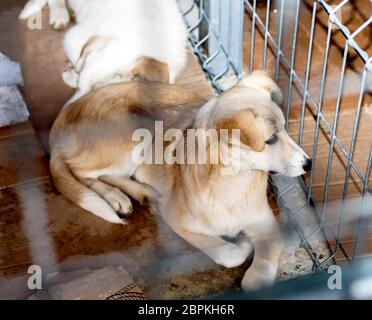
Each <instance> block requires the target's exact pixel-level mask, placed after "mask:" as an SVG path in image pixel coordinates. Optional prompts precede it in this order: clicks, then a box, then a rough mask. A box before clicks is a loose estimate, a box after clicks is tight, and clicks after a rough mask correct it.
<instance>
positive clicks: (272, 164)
mask: <svg viewBox="0 0 372 320" xmlns="http://www.w3.org/2000/svg"><path fill="white" fill-rule="evenodd" d="M282 99H283V97H282V93H281V91H280V89H279V87H278V86H277V85H276V83H275V82H274V81H273V80H272V79H271V77H270V76H269V75H268V74H267V73H266V72H264V71H255V72H253V73H252V74H251V75H249V76H248V77H246V78H245V79H243V80H242V81H241V83H240V84H239V85H237V86H235V87H234V88H232V89H230V90H228V91H226V92H225V93H224V94H222V95H221V96H220V97H219V98H217V99H216V100H215V104H214V106H213V112H210V113H209V115H210V116H211V117H212V118H213V119H212V120H211V121H213V126H214V127H215V128H217V129H218V130H220V129H228V130H232V129H239V130H240V137H239V144H240V155H239V157H240V167H241V169H243V170H244V169H249V170H262V171H265V172H271V173H279V174H284V175H287V176H292V177H295V176H299V175H302V174H304V173H305V172H306V171H309V170H310V168H311V160H310V159H309V157H308V156H307V155H306V153H305V152H304V151H303V150H302V149H301V148H300V147H299V146H298V145H297V144H296V143H295V142H294V141H293V140H292V139H291V137H290V136H289V135H288V134H287V132H286V130H285V127H284V125H285V119H284V116H283V113H282V111H281V109H280V108H279V106H278V105H280V104H281V103H282ZM210 111H211V110H210ZM234 143H236V141H235V142H234V141H230V142H229V144H230V145H231V144H234Z"/></svg>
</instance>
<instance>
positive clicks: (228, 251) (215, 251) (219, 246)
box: [175, 228, 253, 268]
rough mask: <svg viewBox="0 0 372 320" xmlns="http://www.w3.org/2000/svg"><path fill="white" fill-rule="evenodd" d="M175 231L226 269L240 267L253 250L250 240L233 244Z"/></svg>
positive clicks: (219, 238)
mask: <svg viewBox="0 0 372 320" xmlns="http://www.w3.org/2000/svg"><path fill="white" fill-rule="evenodd" d="M175 231H176V232H177V233H178V234H179V235H180V236H181V237H182V238H184V239H185V240H186V241H188V242H189V243H190V244H192V245H193V246H195V247H197V248H198V249H200V250H202V251H203V252H204V253H205V254H207V255H208V256H209V257H210V258H211V259H212V260H213V261H214V262H216V263H217V264H220V265H222V266H224V267H226V268H233V267H237V266H240V265H241V264H243V263H244V262H245V261H246V259H247V257H248V256H249V255H250V254H251V252H252V250H253V247H252V245H251V243H250V241H249V240H248V239H245V240H244V241H239V242H238V243H232V242H229V241H225V240H224V239H223V238H221V237H218V236H208V235H204V234H200V233H195V232H192V231H189V230H187V229H184V228H182V229H178V230H175Z"/></svg>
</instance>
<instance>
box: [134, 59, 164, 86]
mask: <svg viewBox="0 0 372 320" xmlns="http://www.w3.org/2000/svg"><path fill="white" fill-rule="evenodd" d="M131 77H132V79H146V80H149V81H158V82H163V83H169V69H168V64H166V63H164V62H160V61H158V60H156V59H152V58H149V57H141V58H138V59H137V60H136V64H135V67H134V68H133V70H132V72H131Z"/></svg>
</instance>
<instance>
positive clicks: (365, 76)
mask: <svg viewBox="0 0 372 320" xmlns="http://www.w3.org/2000/svg"><path fill="white" fill-rule="evenodd" d="M178 1H179V3H180V7H181V11H182V13H183V16H184V19H185V22H186V24H187V26H188V30H189V38H190V42H191V44H192V47H193V49H194V52H195V54H196V56H197V57H198V59H199V61H200V63H201V65H202V68H203V70H204V71H205V73H206V75H207V76H208V78H209V79H210V80H211V84H212V86H213V87H214V88H215V89H216V91H217V92H218V93H220V92H222V91H224V90H225V89H227V88H225V87H224V78H225V76H229V78H230V79H231V76H235V78H236V82H238V81H239V80H240V78H241V76H242V72H243V69H244V70H246V71H248V72H251V71H252V70H253V69H254V68H255V67H257V61H258V60H259V61H261V60H260V59H257V55H256V52H257V45H256V42H257V38H258V35H260V36H261V38H262V43H263V45H262V47H263V50H262V65H260V66H259V67H262V68H267V67H268V61H269V55H272V56H273V57H274V59H275V64H274V65H273V66H272V69H273V71H274V72H275V76H276V79H277V80H278V79H279V80H282V74H281V70H282V69H283V70H284V71H285V76H286V77H287V79H288V81H287V90H286V92H287V100H286V109H285V118H286V129H288V125H289V123H290V117H291V106H292V102H293V94H294V92H298V94H299V95H300V97H301V102H300V108H299V110H300V121H299V128H298V142H299V145H303V142H304V137H306V134H307V133H306V132H305V130H304V127H305V114H306V112H311V114H313V115H314V120H315V128H314V132H313V148H312V156H313V158H314V161H313V165H312V171H311V174H310V177H309V179H308V180H307V181H306V180H305V179H303V178H300V179H299V183H300V184H301V186H302V187H303V189H304V190H305V192H306V194H307V196H306V202H305V203H304V204H303V205H302V206H300V207H299V208H297V209H296V210H292V211H291V212H287V215H288V221H289V222H290V223H292V224H293V226H294V228H295V229H296V231H297V233H298V235H299V238H300V240H301V245H302V246H303V247H304V248H305V249H306V250H307V252H308V253H309V255H310V257H311V259H312V261H313V263H314V268H322V267H323V266H325V265H327V263H328V262H329V261H331V260H332V259H333V258H334V257H335V256H336V255H337V254H338V253H340V254H342V255H343V256H344V258H345V259H346V260H350V261H351V260H352V259H354V258H355V257H356V256H357V250H358V246H359V240H360V230H361V223H362V222H361V221H362V219H363V217H364V216H365V211H366V208H365V207H366V197H367V196H371V195H372V188H371V186H370V180H371V179H370V174H371V163H372V143H370V146H369V150H367V151H366V155H368V159H367V163H366V165H365V166H363V163H361V162H360V161H357V162H356V161H355V159H354V154H355V148H356V140H357V134H358V130H359V123H360V115H361V110H362V106H363V99H364V97H365V95H366V88H367V87H369V88H370V86H371V83H370V80H369V77H370V76H371V73H372V57H370V54H368V53H367V52H366V51H365V50H364V49H362V48H361V46H359V45H358V41H357V40H356V38H357V37H358V35H360V33H362V32H363V31H364V30H366V29H367V28H370V27H371V25H372V16H371V17H369V18H367V19H366V20H365V21H364V22H363V23H362V24H361V25H359V26H358V27H357V28H356V29H355V30H354V31H353V32H351V31H350V30H349V28H348V26H347V25H344V24H343V23H342V22H341V21H340V18H339V17H338V14H339V13H340V12H341V11H342V10H343V8H345V6H346V5H348V4H349V3H350V2H351V1H350V0H343V1H339V2H338V3H337V4H336V5H334V6H331V5H330V4H329V3H327V2H326V1H324V0H313V1H312V3H310V4H309V1H305V0H296V1H289V0H288V1H287V0H276V1H274V0H267V1H257V0H236V2H235V0H234V4H235V5H236V4H237V3H238V4H239V5H240V6H241V10H240V11H239V10H237V9H236V7H235V9H234V10H235V12H240V14H239V18H237V19H235V17H236V13H235V16H234V19H230V20H229V24H228V26H227V27H226V28H224V29H223V30H216V27H215V26H216V23H215V22H211V21H212V20H213V21H215V20H216V19H217V20H218V19H220V17H216V16H210V14H211V12H207V11H206V10H205V8H206V3H208V2H211V3H214V2H216V0H209V1H208V0H178ZM181 2H182V5H181ZM185 2H188V3H189V6H187V7H185V6H184V3H185ZM218 2H219V5H220V6H224V8H227V4H228V3H230V6H231V0H220V1H218ZM328 2H329V1H328ZM263 4H265V8H264V10H261V11H260V12H258V7H259V6H262V5H263ZM307 5H308V6H307ZM288 6H292V9H293V10H292V12H291V18H292V19H287V16H286V15H287V14H288V13H287V11H290V10H289V9H288V8H287V7H288ZM301 6H302V8H305V9H307V10H308V11H309V15H310V20H309V26H308V34H309V39H308V43H307V52H306V57H304V58H305V59H306V61H305V60H304V62H305V65H304V67H305V70H304V72H302V73H301V72H299V71H298V69H297V67H296V66H297V64H296V63H297V62H298V61H296V52H297V47H298V42H297V38H298V30H299V19H300V7H301ZM230 10H231V8H230ZM236 10H237V11H236ZM278 11H279V12H278ZM193 13H194V16H195V15H196V16H197V17H198V18H197V19H196V20H195V19H194V21H193V19H192V16H193ZM274 13H275V14H276V17H277V16H279V17H278V19H277V21H276V22H277V23H275V19H274V18H273V15H274ZM277 13H278V14H277ZM320 13H322V14H326V16H327V17H328V20H327V32H326V41H325V44H324V56H323V63H322V68H321V77H320V83H319V95H318V96H317V97H316V96H315V95H314V94H313V93H312V89H311V88H310V81H311V77H312V76H311V74H312V72H313V65H312V62H313V59H314V54H313V53H314V38H315V37H316V32H315V29H316V27H317V26H318V24H319V19H318V17H319V15H320ZM212 14H213V12H212ZM226 14H231V12H229V10H225V11H224V15H226ZM271 19H272V20H271ZM203 24H207V26H208V27H207V29H208V32H207V33H206V34H205V33H204V34H202V35H201V33H200V32H198V30H199V28H200V27H201V25H203ZM247 28H248V29H247ZM288 28H293V29H291V30H292V31H291V32H292V38H291V43H290V46H289V48H290V50H289V52H288V53H287V52H286V51H288V50H287V49H288V48H287V45H288V43H287V42H288V41H287V38H286V41H287V42H286V41H284V39H283V36H284V35H286V34H287V33H288ZM335 29H337V31H338V32H339V33H340V34H341V35H342V36H343V39H344V46H343V48H342V49H343V53H342V62H341V63H340V77H339V79H338V81H337V82H338V85H337V90H336V91H337V92H336V97H335V98H336V99H335V109H334V111H333V114H332V116H331V119H332V120H330V119H329V118H328V117H327V115H326V114H325V113H324V111H323V104H324V94H325V85H326V79H327V72H328V70H327V67H328V64H329V50H330V47H331V42H332V41H333V33H334V30H335ZM233 30H235V31H233ZM236 30H240V32H241V33H238V35H237V34H236ZM232 32H235V33H234V36H232V34H233V33H232ZM246 35H250V43H249V44H248V45H247V44H246V46H244V45H243V42H244V39H245V38H244V37H245V36H246ZM212 38H213V41H212V43H214V45H213V46H212V47H208V45H209V44H210V43H211V39H212ZM224 39H230V40H229V43H228V44H227V43H226V41H225V40H224ZM231 46H234V48H238V49H239V50H241V51H242V52H241V54H240V55H237V56H236V55H235V56H234V57H232V56H231V55H230V53H231ZM243 50H249V54H247V55H244V54H243ZM351 52H353V54H356V56H357V58H358V59H359V61H360V62H361V64H362V67H360V68H359V69H358V70H357V71H358V72H359V74H361V80H360V90H359V93H358V101H357V103H356V105H355V106H354V109H353V110H354V113H355V115H354V119H353V126H352V132H351V135H350V139H351V142H350V145H349V146H346V145H345V143H344V142H343V141H342V139H341V137H340V136H339V134H338V130H340V129H342V128H340V113H341V111H340V110H341V105H342V99H343V97H344V96H345V88H344V87H345V74H346V71H347V68H348V65H349V59H350V55H351ZM244 56H246V57H249V61H248V62H246V61H243V57H244ZM221 57H222V58H223V59H224V60H225V63H224V64H222V66H221V67H220V68H212V67H211V64H212V63H213V61H214V60H216V59H221ZM236 57H237V58H236ZM244 66H245V67H246V68H244ZM281 68H282V69H281ZM283 77H284V74H283ZM230 83H231V81H230ZM331 121H332V122H331ZM323 131H324V132H325V133H326V134H328V135H329V139H328V144H329V146H328V150H327V151H326V152H325V153H326V155H327V158H326V159H327V164H326V171H325V175H324V190H323V192H322V199H321V200H320V201H319V199H315V198H314V194H313V188H314V172H315V170H314V168H315V167H316V165H317V162H318V157H317V155H318V152H319V149H318V146H319V137H320V136H319V135H320V132H322V134H324V132H323ZM336 150H337V156H338V157H341V158H342V159H343V160H345V161H346V166H345V178H344V181H343V188H342V189H343V190H342V193H341V197H340V201H341V205H340V209H339V216H338V221H337V226H336V229H335V228H333V227H331V226H329V225H328V224H327V221H326V216H327V212H328V209H329V191H330V182H331V176H332V170H333V169H332V164H333V162H334V160H335V155H336ZM368 152H369V153H368ZM352 175H353V178H351V176H352ZM350 179H353V181H356V180H357V182H358V183H360V184H361V185H362V187H361V189H362V190H361V191H360V209H359V216H358V219H357V225H356V231H355V234H354V237H353V239H354V242H353V248H352V252H351V254H350V253H347V250H346V249H345V248H344V247H343V244H342V243H341V241H340V237H341V231H342V228H343V225H344V218H345V214H346V212H345V210H346V209H345V202H346V201H347V198H348V194H349V182H350ZM295 184H296V182H290V183H288V185H287V186H285V187H284V188H281V190H279V191H278V194H277V197H278V201H279V202H281V201H282V200H281V199H282V198H283V197H284V196H285V195H286V194H288V193H290V192H291V191H292V189H293V188H294V186H295ZM310 206H311V207H314V208H315V210H316V212H317V214H318V217H319V225H318V226H317V227H316V228H314V229H313V230H312V231H311V232H309V233H307V234H306V233H305V232H304V230H302V229H301V227H300V226H299V225H298V224H297V223H296V219H297V218H298V217H299V216H300V215H301V214H302V213H303V212H305V211H306V208H308V207H310ZM319 232H324V233H329V234H331V236H332V237H333V238H334V248H330V254H329V256H327V257H324V259H322V260H320V259H319V258H318V257H317V254H316V252H315V251H314V249H313V248H312V247H311V245H310V239H311V238H312V237H314V236H315V235H316V234H318V233H319Z"/></svg>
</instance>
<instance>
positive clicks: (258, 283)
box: [241, 260, 277, 291]
mask: <svg viewBox="0 0 372 320" xmlns="http://www.w3.org/2000/svg"><path fill="white" fill-rule="evenodd" d="M276 275H277V269H276V268H275V267H274V265H273V264H272V263H271V262H270V261H266V260H260V261H258V262H254V263H253V264H252V266H251V267H250V268H249V269H248V270H247V271H246V272H245V274H244V277H243V280H242V283H241V286H242V289H243V290H244V291H254V290H258V289H262V288H265V287H269V286H271V285H273V284H274V282H275V279H276Z"/></svg>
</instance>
